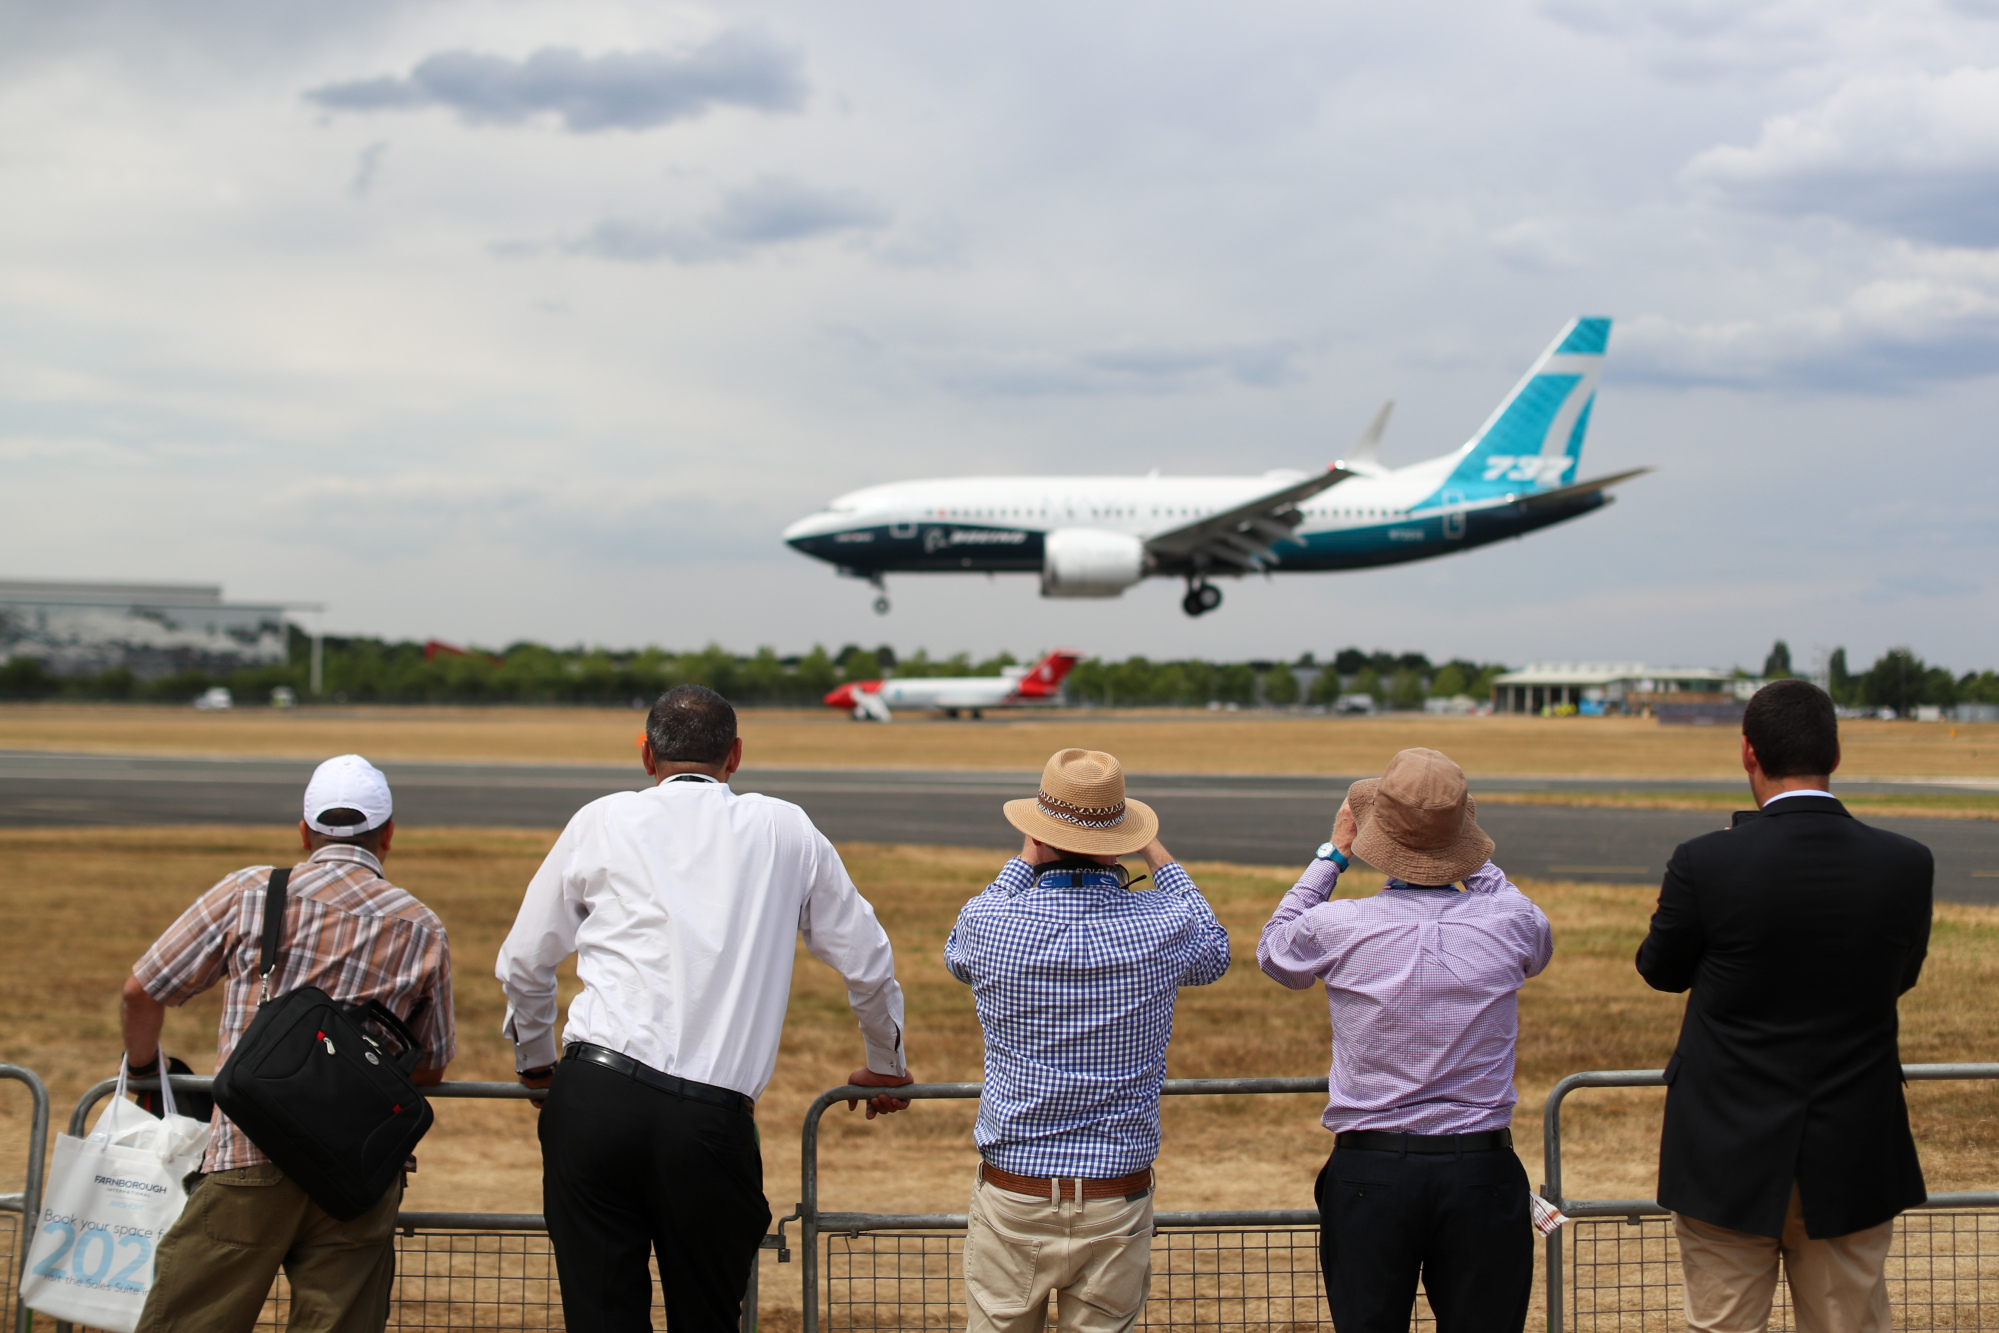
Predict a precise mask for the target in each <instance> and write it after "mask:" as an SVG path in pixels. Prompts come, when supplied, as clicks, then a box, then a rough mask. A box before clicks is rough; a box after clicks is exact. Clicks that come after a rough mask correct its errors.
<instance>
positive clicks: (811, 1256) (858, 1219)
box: [778, 1076, 1326, 1333]
mask: <svg viewBox="0 0 1999 1333" xmlns="http://www.w3.org/2000/svg"><path fill="white" fill-rule="evenodd" d="M979 1089H980V1085H979V1084H977V1083H912V1084H910V1085H908V1086H907V1087H901V1088H892V1089H882V1088H863V1087H855V1086H849V1087H839V1088H833V1089H831V1090H829V1091H827V1092H822V1093H820V1094H819V1096H818V1098H817V1099H816V1100H815V1101H814V1102H813V1103H812V1106H811V1108H810V1109H809V1110H807V1111H806V1113H805V1125H804V1128H803V1130H802V1134H801V1142H800V1147H801V1152H800V1160H799V1195H800V1198H799V1202H798V1209H797V1211H796V1212H793V1213H791V1214H789V1215H787V1216H786V1217H784V1218H782V1219H780V1220H779V1222H778V1236H779V1238H780V1244H781V1243H782V1237H783V1235H784V1228H785V1226H786V1225H787V1224H789V1223H791V1222H797V1223H798V1232H799V1250H800V1259H801V1261H802V1270H803V1271H802V1273H801V1279H802V1285H803V1287H804V1307H805V1308H804V1312H803V1316H804V1328H803V1333H820V1324H821V1319H820V1308H819V1306H820V1301H821V1299H822V1293H821V1291H820V1253H819V1249H820V1245H819V1242H820V1239H821V1237H825V1236H833V1235H847V1236H859V1235H863V1234H867V1233H882V1232H895V1233H900V1232H936V1231H946V1232H948V1231H963V1230H964V1229H965V1214H963V1213H857V1212H822V1211H821V1210H820V1208H819V1122H820V1118H821V1117H823V1116H824V1115H825V1114H826V1111H827V1109H828V1108H830V1107H831V1106H832V1105H833V1104H834V1103H836V1102H844V1101H857V1100H858V1101H865V1100H866V1099H868V1098H869V1097H878V1096H880V1095H881V1094H882V1093H883V1092H884V1091H887V1092H888V1093H889V1094H890V1095H892V1096H895V1097H902V1098H908V1099H910V1100H912V1101H932V1100H953V1099H970V1098H976V1097H977V1096H978V1095H979ZM1160 1091H1161V1093H1162V1095H1164V1096H1167V1097H1219V1096H1250V1095H1265V1094H1270V1093H1315V1094H1317V1095H1319V1096H1321V1097H1323V1096H1324V1095H1325V1092H1326V1080H1325V1078H1324V1076H1319V1077H1315V1078H1169V1079H1167V1080H1166V1084H1165V1086H1164V1087H1163V1088H1162V1089H1161V1090H1160ZM1153 1225H1154V1227H1155V1228H1157V1229H1158V1230H1159V1231H1161V1232H1168V1231H1175V1230H1186V1229H1190V1228H1201V1227H1212V1228H1229V1229H1251V1228H1269V1229H1279V1228H1296V1227H1313V1228H1316V1227H1317V1226H1318V1225H1319V1210H1318V1209H1317V1208H1270V1209H1230V1210H1208V1211H1193V1212H1160V1213H1154V1214H1153ZM786 1253H787V1251H786V1250H784V1249H780V1251H779V1256H780V1259H782V1258H783V1257H784V1256H785V1254H786ZM933 1257H934V1256H933ZM934 1268H935V1264H933V1263H926V1264H925V1265H924V1267H923V1270H922V1271H921V1272H919V1273H917V1274H914V1275H912V1276H910V1277H909V1278H908V1279H907V1280H909V1281H916V1282H924V1281H935V1280H936V1278H935V1276H934V1274H933V1273H932V1271H931V1270H932V1269H934ZM1287 1271H1290V1270H1287ZM1297 1271H1301V1272H1302V1271H1303V1270H1297ZM1317 1273H1318V1249H1317V1241H1316V1240H1314V1241H1313V1242H1312V1253H1311V1261H1310V1274H1311V1277H1312V1279H1313V1281H1314V1282H1316V1278H1317ZM1280 1299H1291V1298H1290V1296H1289V1295H1288V1294H1286V1295H1284V1296H1282V1297H1280ZM1312 1300H1313V1301H1314V1302H1316V1301H1317V1300H1318V1296H1317V1293H1316V1287H1315V1289H1314V1293H1313V1296H1312ZM924 1303H925V1304H935V1302H928V1301H926V1302H924Z"/></svg>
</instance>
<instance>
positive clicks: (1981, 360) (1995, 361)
mask: <svg viewBox="0 0 1999 1333" xmlns="http://www.w3.org/2000/svg"><path fill="white" fill-rule="evenodd" d="M1995 371H1999V275H1989V276H1985V277H1984V280H1983V281H1981V280H1980V275H1978V274H1976V273H1972V274H1958V275H1955V276H1952V275H1950V274H1945V273H1934V272H1933V273H1929V274H1924V275H1919V276H1905V277H1898V278H1893V279H1883V280H1880V281H1876V282H1872V283H1868V284H1866V285H1865V286H1862V287H1860V288H1859V289H1857V290H1856V291H1854V292H1852V293H1850V294H1849V295H1848V296H1847V297H1846V298H1845V299H1844V300H1843V301H1841V302H1839V303H1837V304H1833V305H1826V306H1820V307H1815V308H1811V309H1805V310H1798V311H1792V312H1788V313H1785V314H1781V315H1777V316H1775V317H1772V318H1768V319H1755V320H1741V321H1737V322H1734V323H1713V324H1684V323H1679V322H1676V321H1673V320H1669V319H1664V318H1661V317H1658V316H1645V317H1641V318H1639V319H1635V320H1632V321H1630V323H1628V324H1627V325H1625V326H1624V327H1623V328H1621V329H1620V330H1619V331H1618V355H1617V356H1616V357H1615V358H1614V359H1613V362H1612V365H1611V366H1610V367H1607V368H1606V373H1614V374H1615V376H1616V377H1617V378H1619V379H1630V380H1635V381H1639V382H1646V383H1655V384H1665V385H1676V386H1677V385H1726V386H1732V387H1739V388H1748V389H1777V390H1780V391H1785V392H1812V393H1860V394H1906V393H1911V392H1914V391H1915V390H1917V389H1918V388H1920V387H1921V386H1922V385H1925V384H1931V383H1939V382H1949V381H1955V380H1967V379H1977V378H1980V377H1982V376H1986V375H1990V374H1993V373H1994V372H1995Z"/></svg>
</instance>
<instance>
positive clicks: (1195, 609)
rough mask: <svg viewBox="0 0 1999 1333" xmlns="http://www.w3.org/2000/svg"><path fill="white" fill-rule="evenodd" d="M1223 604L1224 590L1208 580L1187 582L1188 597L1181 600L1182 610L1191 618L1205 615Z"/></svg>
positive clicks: (1190, 580)
mask: <svg viewBox="0 0 1999 1333" xmlns="http://www.w3.org/2000/svg"><path fill="white" fill-rule="evenodd" d="M1221 604H1222V590H1221V589H1220V588H1217V587H1216V586H1215V585H1214V584H1212V583H1210V582H1208V581H1207V580H1206V579H1200V580H1195V579H1189V580H1187V595H1186V596H1185V597H1182V598H1181V599H1180V609H1181V610H1182V611H1185V612H1186V613H1187V614H1188V615H1190V616H1199V615H1205V614H1207V613H1208V612H1210V611H1212V610H1214V609H1215V608H1216V607H1218V606H1220V605H1221Z"/></svg>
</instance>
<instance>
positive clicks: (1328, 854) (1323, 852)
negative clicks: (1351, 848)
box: [1317, 842, 1335, 861]
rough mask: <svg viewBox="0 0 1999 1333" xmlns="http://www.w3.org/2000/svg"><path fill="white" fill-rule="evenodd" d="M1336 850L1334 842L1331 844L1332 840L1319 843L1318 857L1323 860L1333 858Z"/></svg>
mask: <svg viewBox="0 0 1999 1333" xmlns="http://www.w3.org/2000/svg"><path fill="white" fill-rule="evenodd" d="M1334 850H1335V849H1334V847H1333V844H1331V843H1330V842H1322V843H1320V844H1319V850H1318V853H1317V855H1318V858H1319V859H1320V860H1321V861H1326V860H1330V859H1331V858H1332V855H1333V852H1334Z"/></svg>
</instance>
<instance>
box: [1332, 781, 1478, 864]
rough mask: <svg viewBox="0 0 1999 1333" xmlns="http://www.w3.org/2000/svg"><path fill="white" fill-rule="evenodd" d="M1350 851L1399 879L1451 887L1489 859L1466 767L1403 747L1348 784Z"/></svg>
mask: <svg viewBox="0 0 1999 1333" xmlns="http://www.w3.org/2000/svg"><path fill="white" fill-rule="evenodd" d="M1347 803H1348V804H1349V805H1350V806H1351V807H1352V808H1353V817H1354V823H1355V825H1356V826H1357V828H1358V831H1357V832H1356V833H1355V835H1354V840H1353V850H1354V855H1355V856H1357V857H1359V858H1360V859H1361V860H1363V861H1365V862H1367V863H1368V864H1369V865H1371V866H1373V867H1374V868H1375V869H1376V870H1379V871H1381V872H1383V873H1384V874H1388V875H1392V876H1394V877H1395V878H1396V879H1399V880H1401V881H1403V882H1404V883H1406V884H1435V885H1442V884H1455V883H1456V882H1457V881H1459V880H1461V879H1463V878H1464V877H1465V876H1466V875H1469V874H1470V873H1471V872H1472V871H1474V870H1476V869H1478V868H1479V867H1480V866H1482V865H1484V864H1485V863H1486V862H1487V861H1489V860H1491V859H1492V848H1493V842H1492V839H1491V838H1489V837H1487V836H1486V832H1485V830H1484V829H1482V828H1480V827H1479V826H1478V803H1477V802H1475V801H1473V800H1472V798H1471V791H1470V789H1469V788H1468V787H1467V786H1466V785H1465V771H1464V770H1463V769H1461V768H1459V767H1458V766H1457V765H1456V764H1454V763H1452V762H1451V760H1450V759H1449V757H1448V756H1446V755H1442V754H1439V753H1438V752H1437V751H1435V750H1422V749H1416V750H1404V751H1403V752H1402V753H1400V754H1398V755H1396V756H1395V757H1394V758H1393V759H1391V760H1389V761H1388V768H1387V771H1385V772H1384V773H1382V775H1381V776H1380V777H1378V778H1364V779H1362V780H1361V781H1359V782H1356V783H1354V785H1353V786H1351V787H1349V788H1347Z"/></svg>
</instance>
